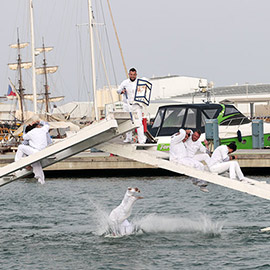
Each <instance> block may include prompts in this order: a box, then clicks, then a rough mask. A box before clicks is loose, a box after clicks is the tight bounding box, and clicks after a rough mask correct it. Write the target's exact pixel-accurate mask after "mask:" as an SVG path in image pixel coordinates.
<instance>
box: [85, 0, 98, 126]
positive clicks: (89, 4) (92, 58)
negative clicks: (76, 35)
mask: <svg viewBox="0 0 270 270" xmlns="http://www.w3.org/2000/svg"><path fill="white" fill-rule="evenodd" d="M88 16H89V34H90V47H91V64H92V86H93V99H94V108H95V118H96V121H99V115H98V110H97V96H96V69H95V51H94V35H93V27H94V21H93V9H92V1H91V0H88Z"/></svg>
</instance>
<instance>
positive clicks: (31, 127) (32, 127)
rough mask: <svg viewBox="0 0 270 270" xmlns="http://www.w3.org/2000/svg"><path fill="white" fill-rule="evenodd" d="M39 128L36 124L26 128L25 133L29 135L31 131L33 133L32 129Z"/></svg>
mask: <svg viewBox="0 0 270 270" xmlns="http://www.w3.org/2000/svg"><path fill="white" fill-rule="evenodd" d="M37 126H38V123H35V124H33V125H28V126H27V127H26V128H25V133H28V132H29V131H31V130H32V129H34V128H36V127H37Z"/></svg>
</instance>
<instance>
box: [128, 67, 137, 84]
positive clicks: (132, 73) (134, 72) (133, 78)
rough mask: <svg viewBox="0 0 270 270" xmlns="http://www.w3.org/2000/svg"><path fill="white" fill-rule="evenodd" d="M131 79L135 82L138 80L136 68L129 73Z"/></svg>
mask: <svg viewBox="0 0 270 270" xmlns="http://www.w3.org/2000/svg"><path fill="white" fill-rule="evenodd" d="M128 77H129V79H130V80H131V81H132V82H134V81H135V80H136V78H137V70H136V69H135V68H131V69H130V70H129V73H128Z"/></svg>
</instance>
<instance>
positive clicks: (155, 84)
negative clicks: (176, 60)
mask: <svg viewBox="0 0 270 270" xmlns="http://www.w3.org/2000/svg"><path fill="white" fill-rule="evenodd" d="M148 81H149V82H150V83H152V93H151V100H152V101H153V100H159V99H164V98H171V97H175V96H179V95H183V94H188V93H193V92H194V91H195V89H198V87H199V84H200V83H201V84H204V85H206V86H207V80H206V79H202V78H194V77H185V76H180V75H172V76H170V75H169V76H164V77H153V78H149V79H148Z"/></svg>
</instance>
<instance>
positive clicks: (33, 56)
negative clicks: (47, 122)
mask: <svg viewBox="0 0 270 270" xmlns="http://www.w3.org/2000/svg"><path fill="white" fill-rule="evenodd" d="M29 8H30V29H31V54H32V85H33V103H34V113H35V114H36V113H37V87H36V61H35V35H34V18H33V2H32V0H29Z"/></svg>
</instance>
